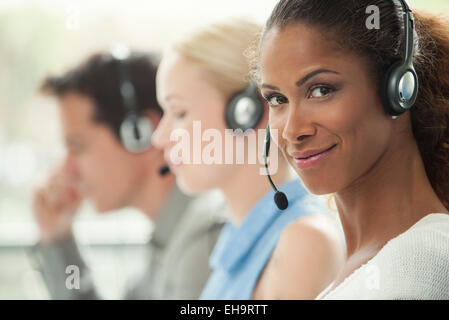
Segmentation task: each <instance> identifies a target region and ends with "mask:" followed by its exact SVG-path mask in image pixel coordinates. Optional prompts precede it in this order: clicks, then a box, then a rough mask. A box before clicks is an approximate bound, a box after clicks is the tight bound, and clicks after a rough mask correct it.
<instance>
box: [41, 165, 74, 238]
mask: <svg viewBox="0 0 449 320" xmlns="http://www.w3.org/2000/svg"><path fill="white" fill-rule="evenodd" d="M81 201H82V198H81V197H80V195H79V193H78V192H77V191H76V190H75V187H74V186H73V185H71V183H70V179H69V178H68V177H67V174H66V173H65V172H64V169H63V168H60V169H59V170H57V171H56V172H55V173H53V175H52V176H51V177H50V179H49V180H48V182H47V183H46V185H44V186H42V187H40V188H38V189H37V190H36V191H35V193H34V199H33V210H34V216H35V219H36V221H37V224H38V226H39V231H40V240H41V243H42V244H51V243H54V242H56V241H58V240H61V239H63V238H64V237H67V236H68V235H69V234H70V233H71V232H72V225H73V220H74V217H75V215H76V213H77V211H78V208H79V206H80V204H81Z"/></svg>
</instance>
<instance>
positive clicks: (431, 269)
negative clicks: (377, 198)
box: [371, 213, 449, 299]
mask: <svg viewBox="0 0 449 320" xmlns="http://www.w3.org/2000/svg"><path fill="white" fill-rule="evenodd" d="M371 265H374V266H378V267H379V270H380V271H381V274H380V275H381V276H382V277H383V278H384V281H383V283H384V285H385V286H388V287H391V289H392V290H391V292H394V293H395V294H394V296H393V297H392V298H399V299H400V298H412V299H448V298H449V215H448V214H440V213H434V214H429V215H427V216H425V217H424V218H422V219H421V220H419V221H418V222H417V223H416V224H415V225H413V226H412V227H411V228H410V229H409V230H407V231H406V232H404V233H402V234H400V235H399V236H397V237H396V238H394V239H392V240H390V241H389V242H388V243H387V244H386V245H385V246H384V248H383V249H382V250H381V251H380V252H379V253H378V254H377V255H376V256H375V258H373V259H372V261H371ZM387 282H388V283H387ZM393 288H396V289H394V290H393ZM401 288H403V289H404V290H401Z"/></svg>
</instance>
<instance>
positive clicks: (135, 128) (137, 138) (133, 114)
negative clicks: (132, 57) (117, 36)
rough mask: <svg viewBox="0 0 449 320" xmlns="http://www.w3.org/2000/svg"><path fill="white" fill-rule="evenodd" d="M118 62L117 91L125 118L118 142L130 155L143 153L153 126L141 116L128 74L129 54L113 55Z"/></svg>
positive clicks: (148, 144)
mask: <svg viewBox="0 0 449 320" xmlns="http://www.w3.org/2000/svg"><path fill="white" fill-rule="evenodd" d="M112 56H113V58H114V59H115V60H116V61H117V62H118V68H119V70H118V74H119V90H120V95H121V97H122V103H123V108H124V110H125V117H124V118H123V121H122V123H121V125H120V140H121V142H122V144H123V146H124V147H125V149H126V150H128V151H129V152H132V153H140V152H144V151H145V150H147V149H148V148H150V146H151V135H152V134H153V125H152V124H151V122H150V120H149V119H148V118H147V117H145V116H143V115H142V114H141V111H140V108H139V104H138V100H137V95H136V90H135V87H134V85H133V83H132V81H131V77H130V74H129V65H128V63H129V54H128V53H125V54H120V55H117V54H114V53H112Z"/></svg>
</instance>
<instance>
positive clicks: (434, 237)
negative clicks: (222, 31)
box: [257, 0, 449, 299]
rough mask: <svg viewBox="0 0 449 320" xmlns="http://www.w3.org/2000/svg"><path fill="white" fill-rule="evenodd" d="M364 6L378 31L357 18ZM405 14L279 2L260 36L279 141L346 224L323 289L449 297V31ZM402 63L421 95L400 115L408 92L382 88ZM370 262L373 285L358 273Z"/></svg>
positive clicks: (344, 2) (358, 294)
mask: <svg viewBox="0 0 449 320" xmlns="http://www.w3.org/2000/svg"><path fill="white" fill-rule="evenodd" d="M371 5H376V6H378V8H379V9H380V10H379V12H380V21H381V22H382V24H381V28H380V29H373V30H368V29H366V27H365V19H366V18H367V15H366V10H365V9H366V8H367V7H368V6H371ZM407 12H408V7H407V5H406V4H405V3H404V2H403V1H391V0H388V1H387V0H377V1H372V0H369V1H368V0H367V1H364V0H362V1H352V0H336V1H332V2H329V1H324V0H296V1H293V0H281V1H280V2H279V3H278V4H277V6H276V7H275V9H274V10H273V12H272V15H271V17H270V18H269V19H268V22H267V24H266V27H265V31H264V34H263V37H262V41H261V43H260V48H259V52H258V56H257V57H258V62H259V67H260V69H259V70H258V77H259V81H260V86H261V90H262V94H263V96H264V97H265V99H266V100H267V102H268V104H269V105H270V117H269V118H270V119H269V123H270V127H271V128H273V129H278V130H279V141H278V146H279V147H280V149H281V150H282V152H283V154H284V156H285V157H286V158H287V159H288V161H289V162H290V165H291V166H292V167H293V168H295V171H296V173H297V174H298V175H299V177H300V178H301V179H302V181H303V183H304V185H305V186H306V187H307V189H308V190H309V191H311V192H312V193H314V194H329V193H333V194H334V195H335V199H336V204H337V208H338V211H339V215H340V218H341V221H342V224H343V228H344V231H345V237H346V244H347V259H346V263H345V266H344V268H343V270H342V272H341V273H340V274H339V275H338V276H337V278H336V279H335V281H334V283H333V284H332V285H331V286H330V287H329V288H328V290H327V291H324V292H323V293H322V294H321V297H326V298H331V299H339V298H343V299H345V298H352V299H354V298H356V299H360V298H362V299H363V298H371V299H372V298H378V299H396V298H412V299H418V298H424V299H447V298H449V292H448V287H449V277H448V273H447V270H448V268H449V263H448V261H449V259H448V252H449V215H448V209H449V144H448V143H449V134H448V131H447V128H448V125H449V98H448V97H449V94H448V93H449V77H448V76H447V75H448V72H449V29H448V27H447V25H448V24H447V22H445V21H443V20H442V18H436V17H433V16H430V15H427V14H422V13H415V17H416V19H415V20H413V16H412V15H411V14H409V13H407ZM409 19H410V20H409ZM415 24H416V31H415V30H414V29H415ZM404 52H406V53H407V54H404ZM409 53H413V54H414V55H410V56H409V57H410V60H408V59H407V57H408V54H409ZM412 64H414V67H415V69H416V72H417V75H418V79H419V94H418V97H417V100H416V103H415V105H414V106H413V108H411V110H410V111H409V112H405V111H406V110H407V109H408V108H404V110H401V113H400V115H399V114H398V113H396V112H392V109H394V108H392V106H391V104H392V103H398V104H401V105H405V104H406V103H408V101H407V100H406V99H407V97H408V98H410V97H411V95H408V96H407V97H406V96H403V95H400V93H403V92H405V91H403V89H404V88H403V87H402V85H403V84H404V82H403V81H398V82H397V85H398V89H396V87H393V88H394V90H397V91H394V90H393V91H394V92H393V93H394V94H398V98H397V99H398V100H394V99H396V97H395V96H394V95H393V98H394V99H393V100H394V101H393V100H392V99H390V98H388V99H385V96H386V94H389V92H387V93H386V92H385V90H387V89H388V88H390V87H389V86H384V85H385V84H391V83H393V85H394V86H396V84H395V82H393V80H392V77H391V74H392V73H391V70H395V69H394V68H397V66H398V65H400V66H403V65H404V66H407V67H406V68H404V70H405V71H404V72H408V71H409V72H410V74H411V75H412V74H413V70H412ZM391 66H393V67H391ZM392 68H393V69H392ZM397 70H399V69H397ZM401 70H402V69H401ZM393 74H394V71H393ZM388 75H390V76H388ZM400 76H401V75H400ZM398 79H400V78H398ZM406 89H413V87H409V88H406ZM407 92H408V91H407ZM412 92H413V91H412ZM410 104H412V103H410ZM386 111H387V112H386ZM391 115H394V117H391ZM398 115H399V117H396V116H398ZM396 118H397V119H396ZM424 243H425V244H426V245H424ZM372 267H375V269H376V270H378V272H377V273H376V274H377V276H378V278H377V281H378V283H379V286H376V288H377V290H372V287H371V286H367V285H366V284H367V280H369V279H367V277H366V272H365V273H364V272H361V271H362V270H365V271H367V270H372V269H373V268H372ZM422 270H426V271H425V272H421V271H422ZM331 289H333V290H332V291H330V290H331Z"/></svg>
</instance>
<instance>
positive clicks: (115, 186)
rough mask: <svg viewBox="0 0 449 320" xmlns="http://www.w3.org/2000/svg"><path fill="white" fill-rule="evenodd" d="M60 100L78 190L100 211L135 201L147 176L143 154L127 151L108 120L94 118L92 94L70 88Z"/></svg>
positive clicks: (69, 169)
mask: <svg viewBox="0 0 449 320" xmlns="http://www.w3.org/2000/svg"><path fill="white" fill-rule="evenodd" d="M60 104H61V108H60V110H61V112H60V116H61V121H62V130H63V135H64V140H65V143H66V146H67V156H66V160H65V161H66V162H65V169H66V172H67V173H68V174H69V176H70V180H71V181H73V184H74V187H75V188H76V190H77V191H78V192H79V193H80V195H81V196H83V197H86V198H88V199H89V200H91V201H92V202H93V203H94V205H95V207H96V209H97V210H98V211H100V212H104V211H109V210H113V209H118V208H121V207H124V206H127V205H133V204H134V203H133V202H134V200H135V199H134V198H135V195H136V194H138V192H137V191H138V190H139V188H141V186H142V184H143V183H144V182H145V179H146V178H147V177H146V175H145V174H144V171H145V166H144V163H143V161H142V159H141V157H139V156H138V155H134V154H131V153H129V152H127V151H126V150H125V149H124V147H123V146H122V145H121V143H120V141H119V140H118V139H117V138H116V136H115V135H114V134H113V133H112V131H111V130H110V129H109V128H108V127H107V126H106V125H105V124H103V123H97V122H94V120H93V116H94V102H93V100H91V99H90V98H89V97H87V96H85V95H82V94H78V93H74V92H69V93H67V94H65V95H63V96H62V97H61V98H60Z"/></svg>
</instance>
